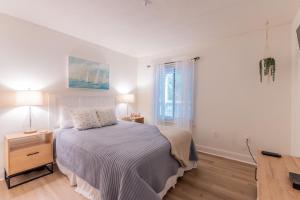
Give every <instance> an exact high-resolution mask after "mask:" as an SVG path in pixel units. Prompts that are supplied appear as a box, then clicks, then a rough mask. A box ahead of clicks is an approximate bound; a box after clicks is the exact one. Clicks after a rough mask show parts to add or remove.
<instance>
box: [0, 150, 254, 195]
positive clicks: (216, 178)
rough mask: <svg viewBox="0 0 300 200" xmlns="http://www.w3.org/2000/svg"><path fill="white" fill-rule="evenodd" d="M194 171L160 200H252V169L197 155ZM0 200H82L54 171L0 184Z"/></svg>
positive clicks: (246, 165)
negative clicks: (15, 184)
mask: <svg viewBox="0 0 300 200" xmlns="http://www.w3.org/2000/svg"><path fill="white" fill-rule="evenodd" d="M199 159H200V160H199V166H198V168H197V169H193V170H192V171H189V172H186V173H185V176H184V177H183V178H180V179H179V180H178V183H177V185H176V187H175V189H171V190H170V191H169V192H168V194H167V195H166V197H165V198H164V200H202V199H203V200H255V199H256V182H255V180H254V167H253V166H251V165H248V164H244V163H240V162H236V161H232V160H227V159H224V158H220V157H216V156H211V155H207V154H202V153H201V154H199ZM0 199H1V200H69V199H72V200H84V199H85V198H83V197H81V196H80V195H79V194H77V193H76V192H75V191H74V188H73V187H71V186H69V184H68V181H67V179H66V178H65V177H64V176H63V175H62V174H61V173H60V172H58V171H56V172H55V173H54V174H53V175H50V176H46V177H43V178H40V179H37V180H35V181H32V182H29V183H26V184H24V185H21V186H19V187H16V188H13V189H11V190H7V188H6V185H5V183H4V181H1V182H0Z"/></svg>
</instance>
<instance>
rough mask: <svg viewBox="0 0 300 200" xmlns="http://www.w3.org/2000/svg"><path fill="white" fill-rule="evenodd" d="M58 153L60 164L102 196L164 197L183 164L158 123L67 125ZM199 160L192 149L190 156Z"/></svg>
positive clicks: (116, 199) (117, 199) (125, 199)
mask: <svg viewBox="0 0 300 200" xmlns="http://www.w3.org/2000/svg"><path fill="white" fill-rule="evenodd" d="M192 147H193V145H192ZM56 154H57V159H58V161H59V162H60V163H61V164H63V165H64V166H66V167H68V168H69V169H70V170H71V171H73V173H75V174H76V175H78V176H79V177H81V178H82V179H84V180H85V181H87V182H88V183H89V184H90V185H92V186H93V187H95V188H98V189H100V192H101V195H102V200H159V199H160V197H159V196H158V194H157V193H159V192H161V190H162V189H163V188H164V186H165V183H166V181H167V179H168V178H169V177H170V176H172V175H175V174H176V173H177V170H178V168H179V167H180V165H179V163H178V162H177V161H176V160H175V159H174V158H173V157H171V155H170V144H169V142H168V140H167V139H165V138H164V137H163V136H162V135H161V134H160V132H159V130H158V129H157V128H156V127H155V126H150V125H144V124H138V123H131V122H119V123H118V124H117V125H113V126H107V127H103V128H98V129H90V130H86V131H76V130H74V129H64V130H62V131H60V132H59V133H58V134H57V135H56ZM196 159H197V157H196V153H195V150H194V148H192V151H191V160H196Z"/></svg>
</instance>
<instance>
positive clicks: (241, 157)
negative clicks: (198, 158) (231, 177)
mask: <svg viewBox="0 0 300 200" xmlns="http://www.w3.org/2000/svg"><path fill="white" fill-rule="evenodd" d="M196 149H197V151H199V152H203V153H207V154H211V155H214V156H219V157H223V158H227V159H230V160H235V161H239V162H243V163H247V164H250V165H256V164H255V163H254V162H253V161H252V159H251V156H250V155H245V154H241V153H236V152H233V151H227V150H223V149H217V148H213V147H208V146H204V145H196Z"/></svg>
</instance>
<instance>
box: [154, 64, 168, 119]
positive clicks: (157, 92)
mask: <svg viewBox="0 0 300 200" xmlns="http://www.w3.org/2000/svg"><path fill="white" fill-rule="evenodd" d="M165 76H166V68H165V65H164V64H159V65H157V66H155V78H154V80H155V86H154V121H155V123H156V124H162V123H163V122H164V121H165V120H166V119H165V115H163V113H165V103H164V102H165Z"/></svg>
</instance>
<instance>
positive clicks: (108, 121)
mask: <svg viewBox="0 0 300 200" xmlns="http://www.w3.org/2000/svg"><path fill="white" fill-rule="evenodd" d="M96 112H97V117H98V121H99V122H100V124H101V126H110V125H114V124H116V123H117V122H118V121H117V117H116V113H115V109H114V108H96Z"/></svg>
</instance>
